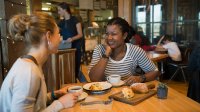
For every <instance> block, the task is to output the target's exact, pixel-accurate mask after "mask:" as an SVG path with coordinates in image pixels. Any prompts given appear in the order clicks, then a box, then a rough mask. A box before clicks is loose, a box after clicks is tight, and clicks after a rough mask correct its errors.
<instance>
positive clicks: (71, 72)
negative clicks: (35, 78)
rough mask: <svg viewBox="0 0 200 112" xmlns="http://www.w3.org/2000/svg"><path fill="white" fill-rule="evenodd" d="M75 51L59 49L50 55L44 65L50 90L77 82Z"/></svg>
mask: <svg viewBox="0 0 200 112" xmlns="http://www.w3.org/2000/svg"><path fill="white" fill-rule="evenodd" d="M75 51H76V49H65V50H59V51H58V53H56V54H52V55H51V56H50V57H49V59H48V60H47V62H46V63H45V65H44V67H43V71H44V75H45V80H46V84H47V89H48V91H51V90H52V89H54V90H57V89H59V88H60V87H61V86H62V85H63V84H69V83H75Z"/></svg>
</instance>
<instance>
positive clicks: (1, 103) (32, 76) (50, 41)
mask: <svg viewBox="0 0 200 112" xmlns="http://www.w3.org/2000/svg"><path fill="white" fill-rule="evenodd" d="M8 28H9V29H8V30H9V33H10V35H11V37H13V38H14V39H23V40H24V42H25V45H26V48H27V52H26V54H25V55H24V56H21V57H19V58H18V59H17V60H16V62H15V63H14V64H13V66H12V68H11V69H10V71H9V73H8V75H7V77H6V78H5V80H4V82H3V84H2V87H1V91H0V112H38V111H47V112H56V111H59V110H61V109H63V108H68V107H71V106H73V105H74V104H75V102H76V101H77V97H78V95H79V94H80V93H76V94H66V93H65V92H64V91H62V90H58V91H55V93H54V92H52V94H51V95H47V88H46V84H45V79H44V75H43V72H42V65H43V64H44V63H45V61H46V60H47V58H48V56H49V55H50V54H52V53H56V52H57V49H58V46H59V43H60V41H61V38H60V34H59V29H58V26H57V25H56V23H55V21H54V19H53V17H51V16H50V15H48V14H46V13H35V14H32V15H26V14H18V15H15V16H13V17H12V18H11V19H10V21H9V25H8ZM50 96H52V97H54V98H55V97H56V96H62V97H60V98H58V99H57V100H53V98H51V97H50ZM47 102H52V103H51V104H50V105H49V106H48V107H47V106H46V103H47Z"/></svg>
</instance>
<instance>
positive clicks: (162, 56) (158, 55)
mask: <svg viewBox="0 0 200 112" xmlns="http://www.w3.org/2000/svg"><path fill="white" fill-rule="evenodd" d="M147 56H148V57H149V58H150V59H151V60H152V61H153V62H160V61H162V60H163V59H166V58H168V57H169V56H168V54H165V53H164V54H163V53H157V52H155V51H148V52H147Z"/></svg>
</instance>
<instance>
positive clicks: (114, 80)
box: [107, 75, 121, 84]
mask: <svg viewBox="0 0 200 112" xmlns="http://www.w3.org/2000/svg"><path fill="white" fill-rule="evenodd" d="M120 80H121V76H120V75H110V76H108V77H107V81H108V82H110V83H111V84H117V83H119V82H120Z"/></svg>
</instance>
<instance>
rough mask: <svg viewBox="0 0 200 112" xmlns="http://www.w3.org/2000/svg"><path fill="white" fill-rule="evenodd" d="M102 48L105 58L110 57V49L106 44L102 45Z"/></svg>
mask: <svg viewBox="0 0 200 112" xmlns="http://www.w3.org/2000/svg"><path fill="white" fill-rule="evenodd" d="M103 46H104V48H105V55H106V56H108V57H109V56H110V54H111V53H112V49H111V48H110V46H109V45H108V44H107V42H105V43H104V44H103Z"/></svg>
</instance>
